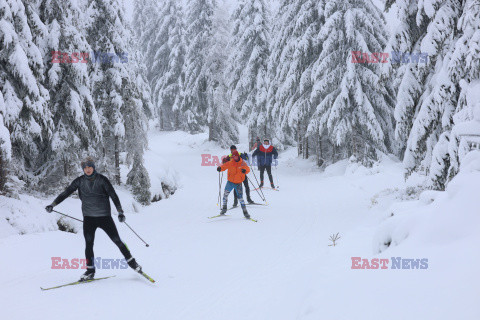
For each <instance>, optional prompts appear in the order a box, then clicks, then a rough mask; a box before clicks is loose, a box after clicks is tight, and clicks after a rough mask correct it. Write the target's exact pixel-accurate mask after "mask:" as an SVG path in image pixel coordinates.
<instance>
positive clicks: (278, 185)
mask: <svg viewBox="0 0 480 320" xmlns="http://www.w3.org/2000/svg"><path fill="white" fill-rule="evenodd" d="M275 160H277V159H275ZM277 166H278V162H275V176H276V177H277V188H280V181H279V180H278V171H277Z"/></svg>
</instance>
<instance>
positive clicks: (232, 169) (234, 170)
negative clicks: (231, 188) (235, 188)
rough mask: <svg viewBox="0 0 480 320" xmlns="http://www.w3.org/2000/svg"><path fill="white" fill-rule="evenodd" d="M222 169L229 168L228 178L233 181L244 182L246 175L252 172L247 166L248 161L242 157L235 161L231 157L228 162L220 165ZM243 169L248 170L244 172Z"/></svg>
mask: <svg viewBox="0 0 480 320" xmlns="http://www.w3.org/2000/svg"><path fill="white" fill-rule="evenodd" d="M220 168H221V169H222V171H225V170H227V169H228V175H227V179H228V181H230V182H233V183H242V182H243V180H245V175H246V174H247V173H249V172H250V168H249V167H248V166H247V163H246V162H245V161H243V159H242V158H240V161H238V162H237V161H235V160H233V159H231V160H230V161H228V162H227V163H224V164H222V165H221V166H220ZM242 169H245V170H247V172H246V173H243V172H242Z"/></svg>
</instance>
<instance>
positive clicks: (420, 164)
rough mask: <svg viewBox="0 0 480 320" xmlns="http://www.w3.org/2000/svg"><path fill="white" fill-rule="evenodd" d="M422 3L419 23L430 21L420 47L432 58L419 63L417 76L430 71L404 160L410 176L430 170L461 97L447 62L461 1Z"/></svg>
mask: <svg viewBox="0 0 480 320" xmlns="http://www.w3.org/2000/svg"><path fill="white" fill-rule="evenodd" d="M419 4H421V5H420V6H419V7H418V12H417V24H418V23H421V22H422V21H424V20H427V21H428V27H427V32H426V33H425V35H424V37H422V39H421V40H420V41H421V42H420V50H421V52H427V53H428V57H429V58H428V60H429V61H428V64H418V65H417V76H418V75H423V74H427V73H428V80H427V82H426V86H425V87H424V88H423V91H424V93H422V95H423V98H422V99H420V102H421V104H419V105H418V106H417V110H416V117H415V119H414V121H413V125H412V129H411V131H410V133H409V138H408V141H407V148H406V151H405V156H404V159H403V162H404V165H405V168H406V170H407V175H408V174H410V173H411V172H413V171H424V172H426V173H428V171H429V167H430V163H431V161H432V152H433V149H434V147H435V144H436V143H437V142H438V139H439V137H440V135H441V134H442V133H443V132H445V131H448V130H450V129H451V127H452V124H453V118H452V117H453V113H454V111H455V105H456V101H457V100H458V90H457V87H456V85H455V83H453V82H452V80H451V77H450V76H449V75H448V69H447V67H446V65H448V61H449V60H450V57H451V53H450V52H451V47H452V45H453V43H454V39H455V38H456V37H458V29H457V22H458V17H459V15H460V10H461V7H460V2H459V1H457V0H444V1H435V2H432V1H424V2H421V3H419ZM449 51H450V52H449ZM420 79H422V77H420ZM414 85H415V86H416V84H414ZM447 141H448V139H447V137H444V138H442V143H447ZM441 149H445V148H441Z"/></svg>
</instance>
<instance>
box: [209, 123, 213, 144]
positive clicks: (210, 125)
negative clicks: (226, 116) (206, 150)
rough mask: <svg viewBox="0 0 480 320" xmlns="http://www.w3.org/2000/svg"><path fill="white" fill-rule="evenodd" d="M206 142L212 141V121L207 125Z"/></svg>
mask: <svg viewBox="0 0 480 320" xmlns="http://www.w3.org/2000/svg"><path fill="white" fill-rule="evenodd" d="M208 141H213V121H211V122H210V123H209V124H208Z"/></svg>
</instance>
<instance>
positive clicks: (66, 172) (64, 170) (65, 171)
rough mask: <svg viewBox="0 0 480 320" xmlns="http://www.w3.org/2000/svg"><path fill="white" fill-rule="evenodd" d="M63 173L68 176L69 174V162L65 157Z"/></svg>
mask: <svg viewBox="0 0 480 320" xmlns="http://www.w3.org/2000/svg"><path fill="white" fill-rule="evenodd" d="M63 175H64V176H65V177H66V176H67V175H68V163H67V159H65V158H63Z"/></svg>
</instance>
